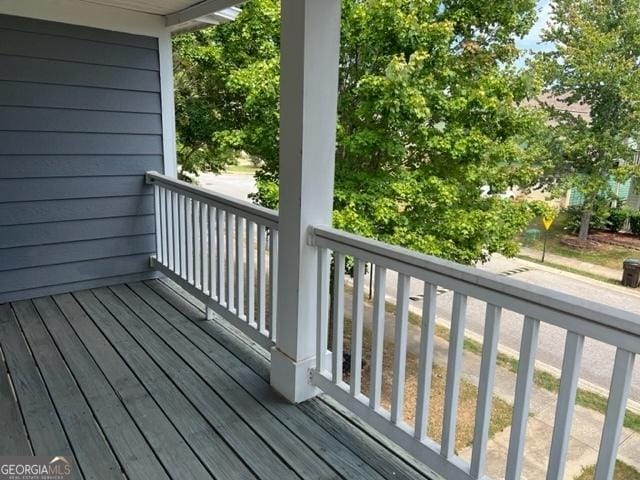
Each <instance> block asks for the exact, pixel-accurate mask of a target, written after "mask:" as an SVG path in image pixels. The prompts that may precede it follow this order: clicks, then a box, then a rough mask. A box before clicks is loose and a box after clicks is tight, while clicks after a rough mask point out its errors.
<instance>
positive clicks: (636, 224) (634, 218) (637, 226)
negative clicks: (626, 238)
mask: <svg viewBox="0 0 640 480" xmlns="http://www.w3.org/2000/svg"><path fill="white" fill-rule="evenodd" d="M629 225H630V227H631V233H633V234H634V235H640V212H633V213H632V214H631V215H630V216H629Z"/></svg>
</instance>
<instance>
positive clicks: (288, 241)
mask: <svg viewBox="0 0 640 480" xmlns="http://www.w3.org/2000/svg"><path fill="white" fill-rule="evenodd" d="M281 45H282V46H281V77H280V236H279V239H280V246H279V250H280V252H281V253H282V254H281V255H280V256H279V259H278V272H279V275H278V292H279V296H278V335H277V343H276V346H275V347H274V348H273V349H272V351H271V385H272V386H273V387H274V388H275V389H276V390H277V391H278V392H280V393H281V394H282V395H283V396H284V397H285V398H287V399H288V400H289V401H291V402H301V401H303V400H306V399H308V398H310V397H313V396H314V395H316V394H317V389H316V388H315V387H313V386H312V385H311V384H310V375H309V370H310V369H311V368H313V366H314V362H315V340H316V325H315V322H316V295H317V289H316V283H317V275H318V274H317V252H316V248H315V247H312V246H309V245H308V244H307V230H308V228H309V226H310V225H331V213H332V208H333V175H334V159H335V137H336V119H337V97H338V62H339V45H340V0H282V37H281Z"/></svg>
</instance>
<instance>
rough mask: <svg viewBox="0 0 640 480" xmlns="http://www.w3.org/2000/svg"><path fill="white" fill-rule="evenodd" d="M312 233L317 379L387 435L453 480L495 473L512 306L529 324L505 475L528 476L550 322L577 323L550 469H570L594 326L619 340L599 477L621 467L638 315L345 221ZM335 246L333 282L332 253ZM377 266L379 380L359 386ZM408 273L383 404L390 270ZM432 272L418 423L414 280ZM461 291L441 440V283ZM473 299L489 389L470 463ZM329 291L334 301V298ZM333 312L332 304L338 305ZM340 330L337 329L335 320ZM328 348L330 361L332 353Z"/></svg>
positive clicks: (483, 392) (482, 397)
mask: <svg viewBox="0 0 640 480" xmlns="http://www.w3.org/2000/svg"><path fill="white" fill-rule="evenodd" d="M310 242H311V243H312V244H313V245H315V246H317V247H318V319H317V322H318V324H317V326H318V332H317V352H316V359H317V360H316V368H315V371H314V372H313V375H312V379H313V380H312V381H313V382H314V383H315V384H316V385H317V386H318V387H319V388H320V389H321V390H323V391H324V392H325V393H327V394H328V395H330V396H332V397H333V398H334V399H336V400H337V401H339V402H340V403H342V404H343V405H344V406H346V407H347V408H349V409H350V410H352V411H353V412H354V413H355V414H356V415H358V416H359V417H361V418H362V419H363V420H365V421H366V422H368V423H369V424H370V425H371V426H373V427H374V428H376V429H377V430H378V431H380V432H381V433H382V434H384V435H385V436H387V437H388V438H389V439H391V440H393V441H395V442H396V443H397V444H399V445H400V446H402V447H404V448H405V449H406V450H408V451H410V452H412V453H413V454H414V455H416V456H417V457H418V458H420V459H422V460H423V461H424V462H425V463H426V464H427V465H428V466H429V467H431V468H433V469H434V471H436V472H437V473H438V474H440V475H442V476H443V477H444V478H447V479H449V480H455V479H478V478H484V477H485V466H486V460H487V444H488V439H489V423H490V417H491V408H492V397H493V382H494V375H495V369H496V359H497V351H498V339H499V330H500V319H501V314H502V310H503V309H505V310H510V311H513V312H516V313H519V314H522V316H523V318H524V321H523V332H522V340H521V345H520V360H519V365H518V371H517V380H516V387H515V400H514V409H513V418H512V424H511V434H510V435H511V436H510V441H509V451H508V458H507V465H506V478H507V479H509V480H516V479H518V478H520V476H521V472H522V464H523V453H524V447H525V437H526V428H527V419H528V417H529V402H530V400H531V392H532V386H533V374H534V363H535V353H536V347H537V343H538V332H539V329H540V322H547V323H549V324H552V325H555V326H557V327H560V328H562V329H565V330H566V331H567V335H566V343H565V351H564V360H563V365H562V378H561V382H560V390H559V394H558V401H557V407H556V415H555V423H554V429H553V435H552V442H551V450H550V459H549V462H548V466H547V479H562V478H563V475H564V465H565V461H566V456H567V449H568V443H569V436H570V430H571V425H572V415H573V409H574V404H575V398H576V391H577V383H578V375H579V371H580V362H581V358H582V348H583V344H584V340H585V337H589V338H593V339H596V340H599V341H602V342H605V343H607V344H610V345H613V346H614V347H616V356H615V365H614V369H613V375H612V378H611V386H610V396H609V402H608V406H607V412H606V418H605V423H604V428H603V430H602V437H601V443H600V448H599V455H598V462H597V467H596V479H598V480H600V479H610V478H612V474H613V468H614V465H615V459H616V453H617V447H618V438H619V436H620V431H621V428H622V423H623V419H624V414H625V406H626V402H627V397H628V393H629V384H630V381H631V375H632V372H633V362H634V358H635V355H636V354H637V353H640V317H638V316H637V315H634V314H631V313H630V312H625V311H622V310H616V309H613V308H610V307H605V306H603V305H599V304H596V303H591V302H587V301H584V300H582V299H577V298H573V297H570V296H567V295H563V294H560V293H558V292H555V291H552V290H548V289H543V288H537V287H534V286H532V285H529V284H524V283H521V282H518V281H514V280H511V279H504V278H502V277H499V276H497V275H493V274H488V273H484V272H481V271H478V270H477V269H472V268H466V267H463V266H460V265H457V264H455V263H452V262H447V261H443V260H439V259H436V258H433V257H429V256H426V255H421V254H417V253H415V252H411V251H409V250H406V249H403V248H398V247H393V246H391V245H387V244H384V243H381V242H376V241H372V240H369V239H366V238H363V237H359V236H356V235H351V234H348V233H345V232H342V231H339V230H335V229H331V228H325V227H317V228H315V229H314V231H313V232H312V234H311V235H310ZM332 257H333V262H334V268H333V275H334V276H333V291H332V292H329V288H330V278H329V276H330V271H331V270H330V262H331V258H332ZM346 258H348V259H349V260H350V261H352V262H353V294H352V299H353V303H352V305H351V306H350V308H351V341H350V368H349V370H350V378H349V383H346V382H345V381H344V380H343V373H342V368H343V334H344V309H345V304H344V303H345V294H344V291H345V286H344V285H345V278H344V276H345V273H344V272H345V259H346ZM366 263H368V264H372V265H374V266H375V267H374V268H375V288H374V292H375V294H374V297H373V311H372V344H371V354H370V359H371V361H370V366H369V368H370V388H369V391H368V392H363V391H362V388H361V372H362V355H363V354H362V346H363V310H364V307H363V293H364V291H363V280H364V273H365V264H366ZM387 269H388V270H392V271H395V272H397V273H398V285H397V299H396V302H395V303H396V307H395V326H394V343H393V349H394V351H393V378H392V381H393V384H392V392H391V402H390V408H389V409H386V408H383V406H382V405H381V389H382V374H383V372H382V356H383V346H384V326H385V292H386V288H385V279H386V272H387ZM412 278H414V279H417V280H420V281H422V282H424V302H423V305H424V306H423V311H422V323H421V340H420V354H419V369H418V370H419V371H418V375H417V384H418V386H417V395H416V399H415V402H416V403H415V411H416V414H415V423H414V424H412V425H409V424H407V423H406V422H405V420H404V416H403V409H404V406H405V389H404V386H405V375H406V359H407V331H408V325H409V311H408V305H409V286H410V280H411V279H412ZM438 286H440V287H444V288H446V289H449V290H451V291H453V292H454V293H453V304H452V318H451V332H450V342H449V351H448V359H447V371H446V387H445V399H444V413H443V428H442V437H441V441H440V442H439V443H438V442H437V441H435V440H434V439H432V438H430V437H429V436H428V435H427V425H428V416H429V399H430V391H431V373H432V366H433V350H434V334H435V316H436V303H437V301H438V300H437V287H438ZM468 298H475V299H478V300H481V301H483V302H485V303H486V314H485V315H486V317H485V322H486V323H485V328H484V341H483V347H482V360H481V368H480V378H479V392H478V400H477V406H476V414H475V430H474V435H473V448H472V455H471V462H470V463H469V462H467V461H465V460H463V459H462V458H460V457H459V456H458V455H456V453H455V450H454V447H455V440H456V423H457V410H458V399H459V391H460V383H461V372H462V368H461V367H462V354H463V343H464V331H465V321H466V305H467V299H468ZM330 302H331V303H330ZM330 311H332V314H331V315H330ZM330 322H332V324H331V332H332V338H331V339H329V338H328V332H329V323H330ZM327 348H328V349H329V350H330V351H331V352H332V355H331V365H326V364H325V361H326V360H325V359H326V355H324V354H325V353H326V350H327Z"/></svg>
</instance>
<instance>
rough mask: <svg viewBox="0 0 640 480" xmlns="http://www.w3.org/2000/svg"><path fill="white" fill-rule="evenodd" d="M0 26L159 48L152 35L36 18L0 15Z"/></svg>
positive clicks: (152, 48) (94, 40)
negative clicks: (131, 33)
mask: <svg viewBox="0 0 640 480" xmlns="http://www.w3.org/2000/svg"><path fill="white" fill-rule="evenodd" d="M0 28H5V29H12V30H18V31H21V32H35V33H41V34H49V35H57V36H60V37H69V38H78V39H81V40H90V41H91V42H104V43H113V44H116V45H128V46H132V47H141V48H148V49H151V50H158V40H157V39H155V38H152V37H143V36H141V35H130V34H128V33H121V32H113V31H111V30H101V29H97V28H89V27H81V26H78V25H69V24H67V23H59V22H49V21H46V20H35V19H33V18H23V17H14V16H11V15H0Z"/></svg>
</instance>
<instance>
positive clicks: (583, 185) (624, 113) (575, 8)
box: [536, 0, 640, 241]
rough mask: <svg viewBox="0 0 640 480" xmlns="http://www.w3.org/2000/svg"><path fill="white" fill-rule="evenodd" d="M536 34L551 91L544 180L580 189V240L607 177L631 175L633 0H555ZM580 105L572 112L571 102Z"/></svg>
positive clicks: (639, 78)
mask: <svg viewBox="0 0 640 480" xmlns="http://www.w3.org/2000/svg"><path fill="white" fill-rule="evenodd" d="M552 20H553V21H552V23H551V26H550V27H549V28H548V29H547V30H546V31H545V32H544V33H543V37H542V38H543V40H545V41H547V42H552V43H553V45H554V47H555V49H554V50H553V51H551V52H547V53H541V54H539V55H538V58H537V59H536V62H537V67H538V68H539V69H540V71H541V72H542V74H543V78H544V81H545V83H546V90H547V92H548V94H549V95H550V96H552V97H553V98H555V99H559V100H561V101H562V102H563V103H565V104H567V105H569V107H568V108H565V107H558V104H557V102H556V103H554V104H553V105H547V107H546V108H547V110H548V112H549V114H550V117H551V119H552V123H551V124H550V126H549V130H548V132H549V135H548V138H547V148H546V149H545V151H546V152H547V153H548V155H547V170H546V173H547V175H548V180H547V183H549V184H550V185H552V187H553V188H554V189H555V190H556V191H558V192H565V191H566V190H567V189H568V188H576V189H577V190H578V191H579V192H580V193H582V194H583V196H584V204H583V207H582V218H581V224H580V232H579V238H580V239H581V240H583V241H585V240H587V238H588V234H589V223H590V219H591V216H592V213H593V211H594V209H596V207H597V206H598V202H602V201H607V200H608V199H610V198H612V196H613V192H612V191H611V189H610V186H609V180H610V179H611V178H614V179H616V180H617V181H619V182H623V181H626V180H628V179H629V178H630V177H631V176H633V175H637V174H638V169H637V167H634V166H633V162H632V160H633V156H634V154H635V150H637V148H638V146H637V140H638V139H639V138H640V137H639V136H638V133H639V132H638V130H639V128H640V68H639V65H640V64H639V59H640V2H638V1H637V0H556V1H555V2H554V3H553V11H552ZM578 104H580V105H586V106H588V107H589V112H590V113H589V114H588V115H576V114H575V113H572V112H571V110H572V109H571V107H570V106H571V105H578Z"/></svg>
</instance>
